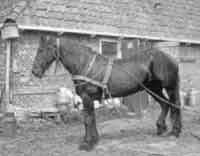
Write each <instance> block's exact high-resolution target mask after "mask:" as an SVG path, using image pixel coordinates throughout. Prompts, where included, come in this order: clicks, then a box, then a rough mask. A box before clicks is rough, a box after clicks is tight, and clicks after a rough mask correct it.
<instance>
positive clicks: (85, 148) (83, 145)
mask: <svg viewBox="0 0 200 156" xmlns="http://www.w3.org/2000/svg"><path fill="white" fill-rule="evenodd" d="M95 145H96V143H95V142H93V141H90V142H85V141H84V142H82V143H81V144H80V145H79V150H81V151H91V150H92V149H93V148H94V146H95Z"/></svg>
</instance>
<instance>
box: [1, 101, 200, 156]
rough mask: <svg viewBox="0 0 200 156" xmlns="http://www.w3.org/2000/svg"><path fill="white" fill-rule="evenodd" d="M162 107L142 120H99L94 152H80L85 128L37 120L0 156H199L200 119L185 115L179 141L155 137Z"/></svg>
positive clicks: (3, 147) (9, 141)
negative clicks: (98, 139)
mask: <svg viewBox="0 0 200 156" xmlns="http://www.w3.org/2000/svg"><path fill="white" fill-rule="evenodd" d="M158 108H159V107H158V105H154V106H153V107H152V106H151V107H149V108H148V109H147V110H146V112H145V113H144V116H143V117H142V118H138V117H137V116H132V117H130V116H129V117H128V116H126V117H121V118H118V117H115V118H113V117H108V116H107V117H105V116H104V119H100V118H101V117H100V118H99V117H98V116H97V118H98V130H99V133H100V142H99V144H98V145H97V146H96V147H95V149H94V150H93V151H91V152H84V151H79V150H78V144H79V141H80V139H81V137H82V136H83V133H84V129H83V125H82V124H80V123H78V122H75V123H73V124H55V123H53V122H50V121H48V122H47V121H43V120H38V119H37V120H34V121H32V122H30V123H25V124H23V125H21V127H19V128H18V132H17V135H16V136H15V137H14V138H5V137H1V138H0V156H68V155H69V156H79V155H81V156H93V155H95V156H100V155H101V156H110V155H115V156H123V155H125V156H129V155H130V156H199V155H200V115H199V114H196V113H193V112H188V111H186V112H185V111H184V113H183V124H184V129H183V133H182V135H181V137H180V138H179V139H175V138H166V137H158V136H156V135H155V133H156V129H155V121H156V119H157V117H158V111H159V110H158Z"/></svg>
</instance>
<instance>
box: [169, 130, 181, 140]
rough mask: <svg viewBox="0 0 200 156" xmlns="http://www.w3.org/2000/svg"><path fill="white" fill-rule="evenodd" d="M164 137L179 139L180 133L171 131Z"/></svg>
mask: <svg viewBox="0 0 200 156" xmlns="http://www.w3.org/2000/svg"><path fill="white" fill-rule="evenodd" d="M166 137H170V138H172V139H175V138H179V137H180V133H177V132H174V131H171V132H169V133H167V134H166Z"/></svg>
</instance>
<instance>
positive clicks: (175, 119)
mask: <svg viewBox="0 0 200 156" xmlns="http://www.w3.org/2000/svg"><path fill="white" fill-rule="evenodd" d="M166 90H167V93H168V95H169V98H170V102H172V103H173V104H175V105H176V106H177V107H178V108H175V107H173V106H171V107H170V118H171V123H172V131H171V132H170V134H171V135H174V136H176V137H179V135H180V133H181V129H182V117H181V109H180V106H181V102H180V93H179V84H178V83H177V84H176V85H175V86H173V87H170V88H167V89H166Z"/></svg>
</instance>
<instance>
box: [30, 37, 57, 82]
mask: <svg viewBox="0 0 200 156" xmlns="http://www.w3.org/2000/svg"><path fill="white" fill-rule="evenodd" d="M57 56H58V54H57V45H56V38H54V37H49V36H41V38H40V41H39V47H38V50H37V54H36V56H35V60H34V62H33V67H32V73H33V74H34V75H35V76H36V77H39V78H41V77H42V76H43V74H44V72H45V71H46V69H48V67H49V66H50V65H51V63H52V62H53V61H54V60H55V59H56V58H57Z"/></svg>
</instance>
